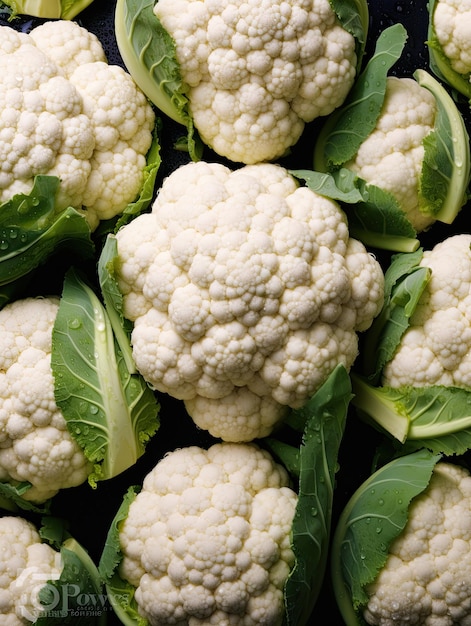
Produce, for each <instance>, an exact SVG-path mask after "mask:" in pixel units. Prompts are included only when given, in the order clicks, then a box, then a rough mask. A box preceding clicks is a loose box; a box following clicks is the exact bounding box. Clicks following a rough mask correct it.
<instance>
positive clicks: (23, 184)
mask: <svg viewBox="0 0 471 626" xmlns="http://www.w3.org/2000/svg"><path fill="white" fill-rule="evenodd" d="M0 103H1V107H0V110H1V114H0V202H5V201H7V200H9V199H10V198H11V197H12V196H14V195H15V194H17V193H29V192H30V191H31V188H32V186H33V180H34V177H35V176H36V175H38V174H43V175H51V176H57V177H58V178H59V179H60V181H61V184H60V188H59V191H58V197H57V210H61V209H64V208H66V207H67V206H73V207H75V208H76V209H77V210H79V211H83V214H84V216H85V217H86V219H87V221H88V223H89V224H90V227H91V228H92V229H95V228H96V227H97V226H98V223H99V221H100V220H104V219H109V218H112V217H114V216H115V215H118V214H119V213H121V212H122V211H123V210H124V208H125V207H126V205H127V204H128V203H129V202H132V201H133V200H134V199H135V197H136V196H137V194H138V192H139V190H140V188H141V185H142V182H143V177H144V171H143V170H144V168H145V165H146V154H147V151H148V150H149V148H150V145H151V142H152V132H153V128H154V123H155V115H154V112H153V109H152V107H151V106H150V104H149V103H148V101H147V99H146V97H145V96H144V94H143V93H142V92H141V91H140V90H139V88H138V87H137V86H136V84H135V83H134V81H133V79H132V78H131V77H130V75H129V74H128V73H127V72H125V70H123V69H122V68H121V67H119V66H117V65H110V64H108V63H107V60H106V57H105V53H104V50H103V48H102V46H101V43H100V42H99V40H98V39H97V37H96V36H95V35H93V34H92V33H90V32H88V31H87V30H86V29H84V28H83V27H81V26H79V25H78V24H77V23H75V22H72V21H68V20H57V21H50V22H45V23H43V24H41V25H40V26H37V27H36V28H34V29H33V30H32V31H31V32H30V34H26V33H21V32H17V31H15V30H14V29H13V28H10V27H8V26H2V27H1V28H0Z"/></svg>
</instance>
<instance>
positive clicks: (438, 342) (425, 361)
mask: <svg viewBox="0 0 471 626" xmlns="http://www.w3.org/2000/svg"><path fill="white" fill-rule="evenodd" d="M470 246H471V235H468V234H460V235H455V236H452V237H448V238H447V239H445V240H444V241H442V242H441V243H439V244H437V245H436V246H435V247H434V248H433V249H432V250H426V251H425V252H424V254H423V258H422V260H421V262H420V265H421V266H423V267H428V268H430V270H431V272H432V276H431V279H430V282H429V283H428V285H427V287H426V288H425V290H424V292H423V294H422V296H421V298H420V301H419V303H418V306H417V309H416V311H415V313H414V315H413V316H412V318H411V320H410V327H409V328H408V329H407V331H406V332H405V334H404V335H403V337H402V340H401V342H400V344H399V347H398V348H397V350H396V352H395V354H394V356H393V358H392V359H391V360H390V361H389V363H388V364H387V365H386V367H385V368H384V371H383V384H384V385H390V386H391V387H400V386H402V385H413V386H417V387H421V386H427V385H445V386H457V387H467V388H471V350H470V348H471V250H470Z"/></svg>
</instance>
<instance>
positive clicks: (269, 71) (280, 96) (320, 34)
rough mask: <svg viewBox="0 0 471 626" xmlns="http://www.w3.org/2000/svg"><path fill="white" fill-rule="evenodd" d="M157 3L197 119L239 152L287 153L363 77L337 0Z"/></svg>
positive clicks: (256, 157) (256, 158)
mask: <svg viewBox="0 0 471 626" xmlns="http://www.w3.org/2000/svg"><path fill="white" fill-rule="evenodd" d="M154 13H155V14H156V16H157V17H158V18H159V20H160V22H161V23H162V25H163V26H164V28H165V29H166V30H167V32H168V33H169V34H170V35H171V36H172V38H173V39H174V41H175V48H176V56H177V60H178V63H179V65H180V71H181V76H182V79H183V81H184V82H185V83H186V84H187V85H188V86H189V90H188V94H187V96H188V99H189V108H190V112H191V115H192V117H193V120H194V124H195V127H196V128H197V129H198V132H199V134H200V136H201V138H202V139H203V141H204V142H205V143H206V144H207V145H209V146H211V147H212V148H213V149H214V150H215V151H216V152H217V153H218V154H220V155H223V156H226V157H228V158H229V159H231V160H233V161H239V162H242V163H247V164H249V163H256V162H261V161H270V160H273V159H276V158H278V157H280V156H282V155H283V154H284V153H285V152H286V151H287V149H288V148H289V147H290V146H292V145H294V144H295V143H296V142H297V140H298V139H299V137H300V135H301V133H302V131H303V129H304V125H305V122H310V121H312V120H313V119H315V118H317V117H319V116H325V115H328V114H329V113H331V112H332V111H333V110H334V109H335V108H337V107H338V106H340V105H341V104H342V103H343V101H344V99H345V97H346V96H347V94H348V91H349V90H350V87H351V86H352V84H353V81H354V79H355V75H356V64H357V56H356V52H355V39H354V37H353V36H352V35H351V34H350V33H348V32H347V31H346V30H345V29H344V28H343V27H342V25H341V23H340V21H339V20H338V18H337V16H336V14H335V12H334V11H333V9H332V6H331V3H330V2H329V1H328V0H302V1H301V2H293V1H292V0H290V1H287V0H257V1H255V2H254V1H251V2H234V0H159V2H156V3H155V6H154Z"/></svg>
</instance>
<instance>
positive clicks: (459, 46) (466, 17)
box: [433, 0, 471, 75]
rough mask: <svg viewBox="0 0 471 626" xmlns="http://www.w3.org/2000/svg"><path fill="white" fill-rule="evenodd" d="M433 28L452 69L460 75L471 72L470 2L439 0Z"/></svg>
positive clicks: (466, 0) (465, 0) (434, 14)
mask: <svg viewBox="0 0 471 626" xmlns="http://www.w3.org/2000/svg"><path fill="white" fill-rule="evenodd" d="M433 27H434V29H435V34H436V36H437V39H438V41H439V43H440V45H441V47H442V48H443V52H444V53H445V55H446V57H447V59H448V60H449V62H450V64H451V67H452V68H453V69H454V70H455V72H458V74H464V75H467V74H469V73H470V72H471V37H470V31H471V4H470V3H469V1H468V0H437V2H436V4H435V10H434V13H433Z"/></svg>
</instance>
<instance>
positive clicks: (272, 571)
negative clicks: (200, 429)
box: [119, 443, 297, 626]
mask: <svg viewBox="0 0 471 626" xmlns="http://www.w3.org/2000/svg"><path fill="white" fill-rule="evenodd" d="M296 504H297V495H296V493H295V492H294V491H293V490H292V489H291V488H290V487H289V479H288V475H287V473H286V471H285V470H284V468H283V467H281V466H280V465H278V464H276V463H275V462H274V461H273V459H272V458H271V456H270V455H269V454H268V453H267V452H265V451H263V450H262V449H261V448H259V447H257V446H255V445H253V444H243V443H241V444H236V443H221V444H215V445H213V446H211V447H210V448H209V449H208V450H204V449H202V448H199V447H197V446H191V447H188V448H182V449H179V450H176V451H174V452H170V453H168V454H167V455H166V456H165V457H164V458H163V459H162V460H161V461H160V462H159V463H158V464H157V465H156V466H155V468H154V469H153V470H152V471H151V472H150V473H149V474H148V475H147V476H146V478H145V479H144V483H143V488H142V490H141V491H140V493H138V494H137V496H136V498H135V500H134V501H133V502H132V503H131V505H130V507H129V513H128V515H127V517H126V519H125V520H124V522H123V524H122V526H121V527H120V544H121V549H122V554H123V560H122V561H121V563H120V569H119V573H120V576H121V577H122V578H123V579H125V580H127V581H128V582H130V583H131V585H133V586H134V587H136V592H135V599H136V602H137V604H138V609H139V612H140V614H141V615H142V616H143V617H145V618H146V619H147V620H149V624H151V626H154V625H155V626H157V625H162V624H175V623H177V622H178V623H188V624H195V625H196V624H226V623H227V624H229V623H233V620H237V623H240V624H247V625H248V624H262V623H263V624H266V625H267V626H269V625H278V624H280V623H281V620H282V616H283V613H284V601H283V586H284V583H285V581H286V578H287V577H288V575H289V572H290V570H291V568H292V566H293V565H294V554H293V551H292V549H291V541H290V536H291V526H292V522H293V516H294V511H295V507H296ZM234 623H235V622H234Z"/></svg>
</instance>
